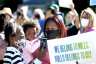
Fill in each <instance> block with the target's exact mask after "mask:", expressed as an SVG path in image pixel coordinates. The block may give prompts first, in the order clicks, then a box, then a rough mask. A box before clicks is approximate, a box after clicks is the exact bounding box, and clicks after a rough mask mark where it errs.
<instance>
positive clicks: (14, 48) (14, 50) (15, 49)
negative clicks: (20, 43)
mask: <svg viewBox="0 0 96 64" xmlns="http://www.w3.org/2000/svg"><path fill="white" fill-rule="evenodd" d="M6 50H7V51H12V52H13V53H19V50H18V49H17V48H16V47H7V49H6Z"/></svg>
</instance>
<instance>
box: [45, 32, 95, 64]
mask: <svg viewBox="0 0 96 64" xmlns="http://www.w3.org/2000/svg"><path fill="white" fill-rule="evenodd" d="M47 44H48V51H49V56H50V61H51V62H50V63H51V64H76V62H78V63H79V64H96V32H95V31H94V32H88V33H84V34H79V35H75V36H71V37H66V38H61V39H53V40H48V42H47Z"/></svg>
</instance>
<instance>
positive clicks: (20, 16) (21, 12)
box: [15, 6, 29, 25]
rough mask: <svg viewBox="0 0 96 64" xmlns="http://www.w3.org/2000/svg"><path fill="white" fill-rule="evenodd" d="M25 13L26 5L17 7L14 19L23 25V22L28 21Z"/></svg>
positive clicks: (26, 10) (26, 11)
mask: <svg viewBox="0 0 96 64" xmlns="http://www.w3.org/2000/svg"><path fill="white" fill-rule="evenodd" d="M27 13H28V6H20V7H18V9H17V12H16V15H17V17H16V20H15V21H16V23H17V24H18V25H23V24H24V23H25V22H27V21H29V18H28V16H27Z"/></svg>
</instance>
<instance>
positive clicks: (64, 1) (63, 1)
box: [59, 0, 73, 8]
mask: <svg viewBox="0 0 96 64" xmlns="http://www.w3.org/2000/svg"><path fill="white" fill-rule="evenodd" d="M71 5H73V0H59V6H60V7H66V8H70V6H71Z"/></svg>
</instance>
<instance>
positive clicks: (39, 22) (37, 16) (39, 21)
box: [32, 8, 45, 37]
mask: <svg viewBox="0 0 96 64" xmlns="http://www.w3.org/2000/svg"><path fill="white" fill-rule="evenodd" d="M32 20H33V22H34V23H35V24H36V26H37V27H38V34H37V36H38V37H42V36H43V35H44V33H43V30H44V23H45V15H44V13H43V10H42V9H40V8H37V9H34V12H33V15H32Z"/></svg>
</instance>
